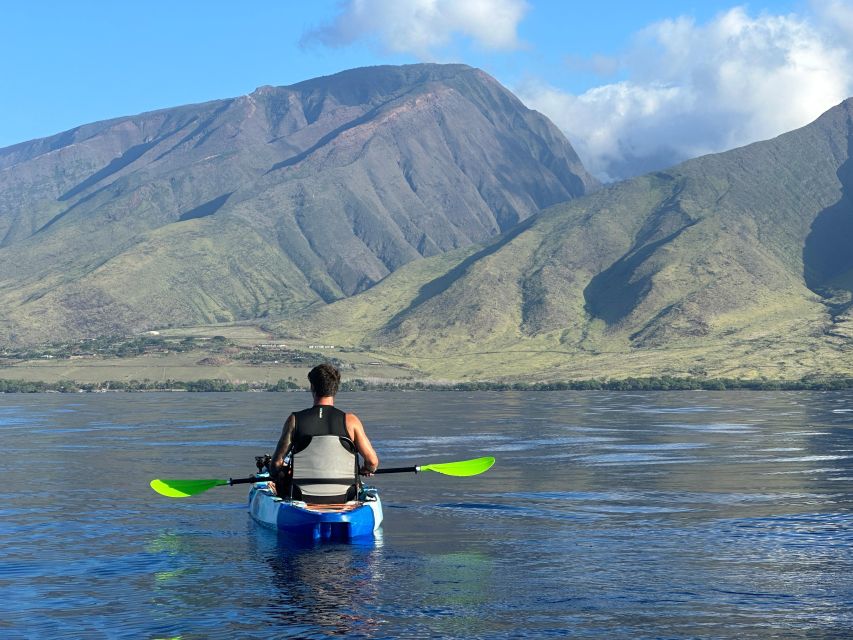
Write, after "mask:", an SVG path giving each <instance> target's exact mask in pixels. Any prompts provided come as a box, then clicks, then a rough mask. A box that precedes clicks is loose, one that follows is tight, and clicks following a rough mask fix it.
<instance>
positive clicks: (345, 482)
mask: <svg viewBox="0 0 853 640" xmlns="http://www.w3.org/2000/svg"><path fill="white" fill-rule="evenodd" d="M295 417H296V431H295V433H294V438H293V453H292V462H291V465H292V469H293V476H292V484H291V496H292V497H293V498H296V499H300V500H304V501H305V502H312V503H319V504H330V503H341V502H346V501H347V500H353V499H355V496H356V494H357V487H358V456H357V454H356V448H355V444H354V443H353V441H352V440H350V438H349V434H348V433H347V430H346V414H345V413H344V412H343V411H341V410H340V409H336V408H335V407H332V406H329V405H318V406H315V407H311V408H310V409H305V410H304V411H299V412H297V413H296V414H295Z"/></svg>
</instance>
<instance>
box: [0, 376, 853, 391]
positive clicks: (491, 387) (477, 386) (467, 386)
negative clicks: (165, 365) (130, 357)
mask: <svg viewBox="0 0 853 640" xmlns="http://www.w3.org/2000/svg"><path fill="white" fill-rule="evenodd" d="M845 389H853V377H833V376H807V377H804V378H801V379H799V380H770V379H763V378H762V379H750V380H744V379H736V378H690V377H672V376H653V377H646V378H620V379H600V380H599V379H591V380H568V381H554V382H532V383H523V382H493V381H481V382H431V381H400V380H376V379H373V380H365V379H361V378H356V379H352V380H343V381H342V382H341V389H340V390H341V392H359V391H839V390H845ZM108 391H109V392H118V391H122V392H145V391H184V392H190V393H194V392H220V393H221V392H248V391H254V392H283V391H307V387H306V386H300V385H298V384H296V383H295V382H292V381H291V380H279V381H278V382H275V383H269V382H233V381H230V380H223V379H201V380H193V381H185V380H147V379H146V380H130V381H126V382H125V381H113V380H109V381H105V382H99V383H78V382H74V381H71V380H64V381H59V382H41V381H31V380H7V379H0V393H105V392H108Z"/></svg>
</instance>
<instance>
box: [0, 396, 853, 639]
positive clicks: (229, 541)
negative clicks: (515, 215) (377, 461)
mask: <svg viewBox="0 0 853 640" xmlns="http://www.w3.org/2000/svg"><path fill="white" fill-rule="evenodd" d="M306 400H307V398H306V396H305V395H303V394H259V393H254V394H253V393H249V394H221V395H220V394H209V395H207V394H115V395H113V394H100V395H82V394H81V395H52V394H49V395H7V396H2V395H0V452H2V454H1V455H2V457H0V478H2V484H0V637H2V638H173V637H178V636H180V637H181V638H182V639H191V638H259V637H301V638H321V637H328V636H342V637H354V638H359V637H363V638H426V637H437V638H438V637H441V638H466V639H467V638H515V637H520V636H526V637H550V636H552V637H582V638H596V637H601V638H608V639H613V638H842V637H853V394H842V393H769V392H767V393H760V394H751V393H727V394H725V393H718V394H715V393H644V394H629V393H591V392H586V393H557V392H553V393H541V394H534V393H527V394H524V393H477V394H463V393H368V394H343V395H341V396H340V398H339V406H341V407H342V408H345V409H347V410H350V411H355V412H356V413H358V414H359V415H360V417H361V418H362V420H363V421H364V422H365V424H366V425H367V428H368V433H369V434H370V436H371V438H372V440H373V442H374V445H375V446H376V448H377V450H378V452H379V454H380V456H381V457H382V460H383V463H384V464H385V465H386V466H399V465H406V464H414V463H426V462H445V461H452V460H461V459H466V458H471V457H477V456H480V455H487V454H491V455H494V456H496V457H497V464H496V465H495V467H494V468H493V469H492V470H490V471H489V472H488V473H486V474H484V475H482V476H477V477H473V478H450V477H445V476H440V475H438V474H434V473H423V474H420V475H417V476H415V475H408V474H407V475H388V476H378V477H377V478H376V479H375V484H376V485H378V486H379V487H380V488H381V491H382V497H383V502H384V505H385V525H384V528H383V535H382V537H381V538H380V539H378V540H376V541H375V542H372V543H369V544H360V545H333V546H318V547H305V548H293V547H291V546H289V545H288V544H286V542H285V541H282V540H279V539H278V537H277V536H276V534H275V533H274V532H271V531H267V530H264V529H261V528H259V527H257V526H256V525H254V523H253V522H252V521H251V520H250V519H249V517H248V515H247V514H246V511H245V504H244V499H245V495H246V489H245V488H244V487H221V488H217V489H213V490H211V491H209V492H207V493H205V494H202V495H200V496H197V497H195V498H191V499H185V500H170V499H167V498H163V497H160V496H158V495H156V494H154V493H153V492H152V491H151V490H150V489H149V488H148V481H149V480H150V479H151V478H153V477H186V478H210V477H214V478H215V477H229V476H234V477H237V476H242V475H247V474H248V473H250V472H251V471H252V470H253V456H254V455H259V454H262V453H265V452H269V451H271V450H272V448H273V446H274V444H275V441H276V439H277V437H278V433H279V430H280V425H281V423H282V421H283V419H284V417H285V416H286V415H287V413H289V412H290V411H292V410H295V409H299V408H302V406H303V404H304V403H305V401H306Z"/></svg>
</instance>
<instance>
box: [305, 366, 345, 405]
mask: <svg viewBox="0 0 853 640" xmlns="http://www.w3.org/2000/svg"><path fill="white" fill-rule="evenodd" d="M308 380H309V381H310V382H311V390H312V391H313V392H314V393H315V394H317V396H319V397H321V398H323V397H325V396H334V395H335V394H337V393H338V385H340V383H341V372H340V371H338V370H337V369H336V368H335V367H333V366H332V365H330V364H329V363H327V362H324V363H323V364H318V365H317V366H316V367H314V368H313V369H311V371H309V372H308Z"/></svg>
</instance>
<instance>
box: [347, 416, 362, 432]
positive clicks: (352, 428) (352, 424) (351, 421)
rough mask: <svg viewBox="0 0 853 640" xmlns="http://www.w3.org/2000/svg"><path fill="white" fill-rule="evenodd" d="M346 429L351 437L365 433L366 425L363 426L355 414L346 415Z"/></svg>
mask: <svg viewBox="0 0 853 640" xmlns="http://www.w3.org/2000/svg"><path fill="white" fill-rule="evenodd" d="M346 428H347V431H348V432H349V434H350V436H353V435H354V434H357V433H364V425H363V424H361V420H359V418H358V416H357V415H355V414H354V413H348V414H346Z"/></svg>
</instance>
